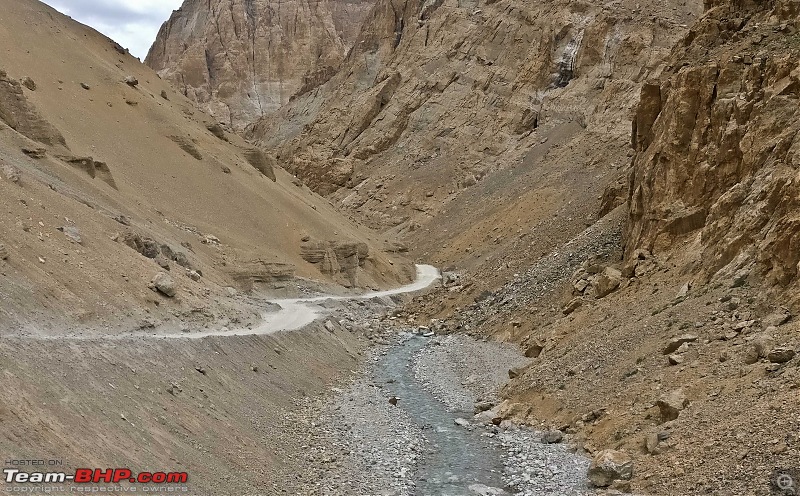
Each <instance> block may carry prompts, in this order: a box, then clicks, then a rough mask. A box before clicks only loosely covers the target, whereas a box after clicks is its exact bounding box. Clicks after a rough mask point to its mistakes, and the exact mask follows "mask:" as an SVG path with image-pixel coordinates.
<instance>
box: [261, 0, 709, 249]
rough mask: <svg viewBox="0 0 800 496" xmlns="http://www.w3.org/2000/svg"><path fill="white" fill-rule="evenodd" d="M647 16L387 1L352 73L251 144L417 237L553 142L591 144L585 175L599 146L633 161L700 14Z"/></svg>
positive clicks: (669, 6) (359, 46) (372, 221)
mask: <svg viewBox="0 0 800 496" xmlns="http://www.w3.org/2000/svg"><path fill="white" fill-rule="evenodd" d="M640 3H641V2H640ZM646 4H647V5H640V6H637V5H636V4H635V3H634V2H622V3H620V4H614V5H605V4H604V3H602V2H594V1H591V2H590V1H585V2H567V1H548V2H536V3H533V4H531V3H529V2H518V1H515V0H510V1H502V2H485V3H483V2H480V3H479V2H475V1H467V0H461V1H458V0H437V1H427V2H422V1H419V0H381V1H380V2H379V3H378V4H377V5H376V6H375V7H374V8H373V10H372V11H371V12H370V13H369V15H368V16H367V18H366V20H365V22H364V26H363V28H362V31H361V33H360V35H359V38H358V40H357V42H356V44H355V45H354V49H353V50H352V52H351V53H350V54H349V56H348V58H347V60H346V61H345V63H344V65H343V68H342V70H341V71H340V72H339V73H338V74H337V75H336V76H334V78H332V79H331V80H330V81H329V82H328V83H326V84H325V85H323V86H322V87H320V88H318V89H316V90H314V91H312V92H309V93H308V94H305V95H303V96H302V97H299V98H297V99H295V100H294V101H293V102H291V103H290V104H289V105H287V106H286V107H284V108H283V109H281V111H280V112H279V113H278V114H276V115H274V116H269V117H267V118H264V119H261V120H260V121H259V122H258V123H256V124H255V125H254V126H252V127H251V128H250V129H249V130H248V131H249V135H250V136H251V137H252V138H255V139H257V140H259V141H261V143H262V145H263V146H265V147H266V148H271V149H274V150H276V154H277V155H278V156H279V162H280V163H281V164H282V165H283V166H284V167H286V168H287V169H289V170H290V171H292V172H294V173H295V174H297V175H298V176H300V177H301V178H302V179H303V180H304V181H305V182H306V183H307V184H309V186H311V187H312V188H313V189H315V190H316V191H318V192H320V193H323V194H327V195H332V198H333V199H335V200H337V201H339V202H340V203H341V204H342V205H343V206H344V207H345V208H347V209H348V210H350V211H351V212H354V213H356V215H357V216H358V218H359V220H361V221H363V222H366V223H367V224H368V225H370V226H372V227H375V228H379V229H384V230H386V229H392V230H393V232H395V233H400V234H404V233H408V232H410V231H413V230H414V229H417V228H419V227H420V225H421V224H424V223H425V222H426V221H427V220H429V219H431V218H434V217H436V216H437V215H438V213H439V212H441V211H442V209H443V208H444V206H445V205H447V204H448V203H450V202H451V201H452V200H454V199H455V198H458V197H459V196H460V195H461V193H463V192H465V191H467V190H470V189H471V188H473V187H474V186H475V185H476V184H477V183H478V182H481V181H482V180H483V179H484V178H486V177H488V176H490V175H491V174H493V173H494V172H496V171H498V170H500V169H504V168H508V167H512V166H517V165H519V164H520V162H521V161H523V159H524V158H526V157H531V156H532V155H537V154H540V152H541V150H536V151H532V150H533V149H534V148H536V147H537V146H538V145H542V144H543V143H545V142H546V141H547V140H548V139H559V140H560V141H561V142H562V143H567V142H570V141H572V142H576V140H577V141H580V142H582V143H583V144H581V145H578V146H582V147H584V148H586V149H587V151H588V152H589V153H586V154H584V157H585V160H586V163H583V164H573V163H570V164H569V166H572V165H575V167H576V168H584V169H586V168H587V167H589V162H591V161H593V160H595V157H591V158H589V157H590V155H591V152H592V150H598V149H599V148H598V146H597V141H600V142H601V144H600V146H601V147H606V148H608V149H609V150H610V151H608V150H607V151H608V153H606V156H607V157H608V158H607V161H608V163H609V164H613V163H615V162H617V161H619V160H621V159H623V158H625V156H624V153H625V151H623V152H622V153H623V155H622V157H620V156H619V151H620V150H621V149H622V148H621V141H623V140H625V141H627V135H628V134H629V129H630V128H629V118H630V115H629V111H630V110H631V109H632V108H633V107H634V106H635V103H636V98H637V96H638V89H639V86H640V85H641V84H642V83H643V82H644V81H645V80H646V79H647V78H648V77H654V76H657V75H658V74H659V71H660V67H661V63H662V61H663V60H664V59H665V58H666V57H667V56H668V55H669V53H670V49H671V47H672V46H673V44H674V42H675V41H677V40H678V39H680V36H681V34H682V33H684V32H685V30H686V29H688V28H687V27H686V26H687V25H688V24H690V23H691V22H692V21H693V20H694V18H695V17H694V16H695V15H698V14H699V11H700V8H701V5H700V4H699V2H688V3H687V2H677V1H676V2H673V1H668V2H665V3H664V2H662V3H660V4H656V3H654V2H651V3H647V2H646ZM571 125H574V126H576V127H578V128H579V129H578V130H572V129H571V128H569V126H571ZM617 140H619V141H620V144H618V143H617ZM589 143H591V145H589ZM545 146H546V147H547V148H549V146H550V145H543V146H542V148H545ZM625 161H627V159H625Z"/></svg>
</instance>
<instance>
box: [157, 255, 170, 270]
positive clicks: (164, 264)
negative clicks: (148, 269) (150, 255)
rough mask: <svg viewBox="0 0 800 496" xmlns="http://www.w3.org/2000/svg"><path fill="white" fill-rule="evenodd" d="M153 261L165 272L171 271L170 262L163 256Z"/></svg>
mask: <svg viewBox="0 0 800 496" xmlns="http://www.w3.org/2000/svg"><path fill="white" fill-rule="evenodd" d="M153 261H155V263H157V264H158V266H159V267H161V268H162V269H164V270H170V269H171V267H170V266H169V260H167V259H166V258H164V256H163V255H158V256H157V257H156V258H154V259H153Z"/></svg>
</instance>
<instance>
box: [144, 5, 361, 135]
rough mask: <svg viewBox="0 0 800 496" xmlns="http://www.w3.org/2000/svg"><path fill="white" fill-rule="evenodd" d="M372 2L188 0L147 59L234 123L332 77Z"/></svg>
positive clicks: (239, 124)
mask: <svg viewBox="0 0 800 496" xmlns="http://www.w3.org/2000/svg"><path fill="white" fill-rule="evenodd" d="M371 6H372V3H371V2H369V1H368V0H367V1H362V0H356V1H345V0H334V1H331V2H310V1H307V0H292V1H289V2H281V1H270V0H213V1H205V0H203V1H200V0H186V1H184V3H183V6H182V7H181V8H180V9H179V10H176V11H175V12H174V13H173V15H172V17H171V18H170V19H169V20H168V21H167V22H166V23H165V24H164V25H163V26H162V27H161V31H160V32H159V34H158V38H157V39H156V41H155V44H154V45H153V46H152V48H151V49H150V52H149V53H148V55H147V59H146V61H145V62H146V63H147V64H148V65H149V66H150V67H152V68H153V69H155V70H156V71H157V72H158V73H159V74H160V75H161V76H162V77H163V78H165V79H167V80H169V81H171V82H172V83H173V85H175V87H176V88H178V89H179V90H180V91H181V92H182V93H183V94H184V95H186V96H187V97H188V98H190V99H191V100H194V101H195V102H197V103H198V104H199V105H200V106H201V107H203V108H204V109H206V110H208V111H209V112H210V113H211V114H212V115H213V116H214V117H216V118H217V119H218V120H219V121H220V122H222V123H224V124H228V125H231V126H232V127H233V128H235V129H240V128H243V127H244V126H245V125H246V124H249V123H251V122H253V121H254V120H256V119H257V118H259V117H261V116H263V115H265V114H267V113H269V112H271V111H273V110H275V109H277V108H278V107H280V106H281V105H283V104H285V103H287V102H288V101H289V99H290V98H291V97H292V96H294V95H296V94H298V93H303V92H306V91H309V90H310V89H312V88H314V87H316V86H317V85H319V84H321V83H323V82H325V81H326V80H327V79H328V78H330V77H331V76H332V75H333V73H334V72H336V70H337V69H338V67H339V64H340V63H341V61H342V60H343V59H344V56H345V54H346V53H347V50H348V49H349V48H350V46H351V45H352V43H353V40H354V38H355V34H356V33H357V30H358V27H359V26H360V24H361V19H362V17H363V15H364V14H365V13H366V11H367V10H368V9H369V8H370V7H371Z"/></svg>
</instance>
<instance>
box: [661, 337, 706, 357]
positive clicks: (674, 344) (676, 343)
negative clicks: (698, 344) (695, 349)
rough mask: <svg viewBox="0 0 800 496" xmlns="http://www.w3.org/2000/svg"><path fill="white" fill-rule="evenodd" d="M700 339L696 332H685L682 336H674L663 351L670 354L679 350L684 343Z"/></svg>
mask: <svg viewBox="0 0 800 496" xmlns="http://www.w3.org/2000/svg"><path fill="white" fill-rule="evenodd" d="M698 339H699V338H698V337H697V336H695V335H694V334H684V335H682V336H678V337H677V338H672V339H671V340H670V341H669V343H668V344H667V347H666V348H664V351H663V352H662V353H664V354H665V355H669V354H671V353H674V352H675V351H677V350H678V348H680V347H681V346H682V345H683V344H684V343H693V342H695V341H697V340H698Z"/></svg>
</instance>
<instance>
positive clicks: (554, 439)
mask: <svg viewBox="0 0 800 496" xmlns="http://www.w3.org/2000/svg"><path fill="white" fill-rule="evenodd" d="M563 439H564V433H563V432H561V431H559V430H557V429H553V430H550V431H547V432H545V433H543V434H542V442H543V443H545V444H558V443H560V442H561V441H562V440H563Z"/></svg>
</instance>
